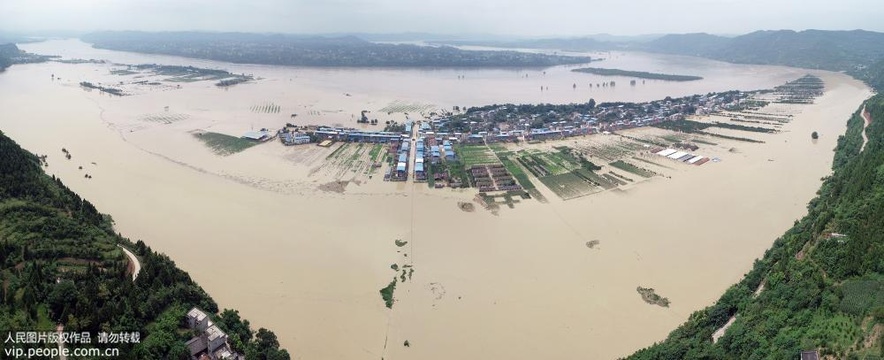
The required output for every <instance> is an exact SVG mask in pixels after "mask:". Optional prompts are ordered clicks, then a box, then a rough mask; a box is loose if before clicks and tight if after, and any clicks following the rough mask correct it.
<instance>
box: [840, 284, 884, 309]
mask: <svg viewBox="0 0 884 360" xmlns="http://www.w3.org/2000/svg"><path fill="white" fill-rule="evenodd" d="M841 291H842V293H843V294H844V296H843V297H842V298H841V304H840V308H841V311H844V312H846V313H848V314H852V315H857V316H861V315H865V314H866V312H867V311H869V310H871V309H873V308H876V307H880V306H884V279H855V280H847V281H845V282H844V284H842V285H841Z"/></svg>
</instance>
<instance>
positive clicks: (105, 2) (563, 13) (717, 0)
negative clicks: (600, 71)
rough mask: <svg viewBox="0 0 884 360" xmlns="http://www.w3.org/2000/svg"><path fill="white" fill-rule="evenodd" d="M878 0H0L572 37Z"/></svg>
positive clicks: (827, 15)
mask: <svg viewBox="0 0 884 360" xmlns="http://www.w3.org/2000/svg"><path fill="white" fill-rule="evenodd" d="M881 15H884V1H880V0H583V1H581V0H542V1H541V0H0V31H6V32H28V31H36V30H74V31H92V30H151V31H160V30H168V31H171V30H213V31H242V32H284V33H334V32H366V33H397V32H429V33H438V34H469V33H472V34H499V35H519V36H573V35H587V34H598V33H609V34H615V35H639V34H657V33H688V32H710V33H716V34H742V33H747V32H751V31H754V30H775V29H794V30H803V29H825V30H852V29H865V30H873V31H884V21H881V19H880V17H881Z"/></svg>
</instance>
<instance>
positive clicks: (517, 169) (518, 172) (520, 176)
mask: <svg viewBox="0 0 884 360" xmlns="http://www.w3.org/2000/svg"><path fill="white" fill-rule="evenodd" d="M500 161H501V162H503V166H504V167H505V168H506V171H509V172H510V174H512V175H513V177H514V178H515V179H516V181H518V182H519V185H521V186H522V188H523V189H525V190H531V189H534V183H533V182H531V180H529V179H528V174H526V173H525V171H524V170H522V167H521V166H519V164H516V163H515V162H514V161H513V160H512V159H510V158H509V157H503V158H501V159H500Z"/></svg>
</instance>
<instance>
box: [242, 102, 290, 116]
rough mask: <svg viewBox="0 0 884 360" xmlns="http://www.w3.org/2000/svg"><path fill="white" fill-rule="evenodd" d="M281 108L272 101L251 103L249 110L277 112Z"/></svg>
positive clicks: (260, 112)
mask: <svg viewBox="0 0 884 360" xmlns="http://www.w3.org/2000/svg"><path fill="white" fill-rule="evenodd" d="M281 109H282V108H281V107H280V106H279V105H276V104H274V103H272V102H266V103H263V104H258V105H252V107H250V108H249V111H251V112H253V113H256V114H278V113H279V111H280V110H281Z"/></svg>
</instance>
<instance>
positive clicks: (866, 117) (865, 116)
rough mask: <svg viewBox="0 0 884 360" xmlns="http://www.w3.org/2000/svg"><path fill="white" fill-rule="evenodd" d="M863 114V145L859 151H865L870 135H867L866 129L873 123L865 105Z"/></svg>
mask: <svg viewBox="0 0 884 360" xmlns="http://www.w3.org/2000/svg"><path fill="white" fill-rule="evenodd" d="M861 114H862V117H863V120H865V123H864V124H863V146H862V147H860V148H859V152H863V150H865V149H866V143H868V142H869V137H868V135H866V129H867V128H868V127H869V124H871V123H872V116H871V115H870V114H869V111H868V110H866V107H865V106H863V111H862V112H861Z"/></svg>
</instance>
